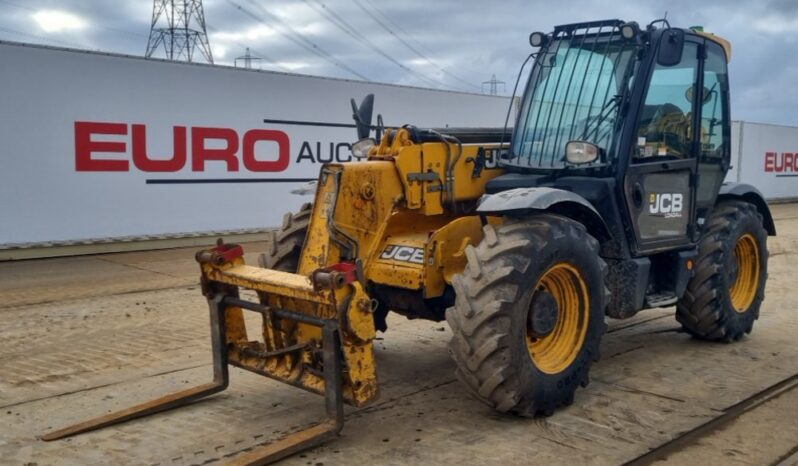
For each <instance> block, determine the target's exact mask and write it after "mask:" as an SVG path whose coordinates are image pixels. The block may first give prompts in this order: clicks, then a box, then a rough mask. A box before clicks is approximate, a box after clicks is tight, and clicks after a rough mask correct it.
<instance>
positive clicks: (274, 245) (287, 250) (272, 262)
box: [258, 202, 313, 273]
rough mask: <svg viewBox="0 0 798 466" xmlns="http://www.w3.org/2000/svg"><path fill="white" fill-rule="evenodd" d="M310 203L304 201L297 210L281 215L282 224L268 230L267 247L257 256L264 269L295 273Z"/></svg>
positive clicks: (303, 239) (306, 230) (306, 225)
mask: <svg viewBox="0 0 798 466" xmlns="http://www.w3.org/2000/svg"><path fill="white" fill-rule="evenodd" d="M312 207H313V205H312V204H311V203H309V202H308V203H305V204H303V205H302V207H300V209H299V212H296V213H294V214H292V213H287V214H285V216H283V225H282V226H281V227H280V229H278V230H272V231H270V232H269V235H270V237H269V249H267V250H266V252H264V253H263V254H261V255H260V256H259V257H258V264H259V265H260V266H261V267H263V268H265V269H273V270H281V271H283V272H292V273H296V271H297V268H299V258H300V256H301V255H302V247H303V245H304V244H305V236H306V235H307V233H308V225H309V224H310V213H311V211H312V210H313V209H312Z"/></svg>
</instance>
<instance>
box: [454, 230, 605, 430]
mask: <svg viewBox="0 0 798 466" xmlns="http://www.w3.org/2000/svg"><path fill="white" fill-rule="evenodd" d="M484 232H485V238H484V239H483V240H482V242H481V243H480V244H479V245H478V246H477V247H469V248H467V249H466V255H467V257H468V266H467V267H466V269H465V270H464V271H463V273H462V274H461V275H458V276H456V277H455V278H454V281H453V284H454V289H455V293H456V298H455V305H454V307H451V308H449V309H448V310H447V311H446V320H447V321H448V323H449V325H450V327H451V328H452V332H453V334H454V335H453V338H452V340H451V342H450V344H449V350H450V353H451V354H452V357H453V358H454V360H455V362H456V363H457V375H458V377H459V378H460V380H462V381H463V382H464V383H465V384H466V385H467V386H468V387H469V388H470V389H471V390H472V392H473V393H474V394H475V395H476V396H477V398H479V399H480V400H482V401H483V402H485V403H487V404H488V405H490V406H492V407H494V408H495V409H496V410H498V411H502V412H513V413H516V414H520V415H524V416H532V415H535V414H550V413H551V412H552V411H553V410H554V409H556V408H558V407H560V406H564V405H569V404H571V403H572V402H573V398H574V392H575V391H576V389H577V387H578V386H579V385H582V386H585V385H587V383H588V371H589V369H590V365H591V364H592V362H593V361H594V360H596V359H598V356H599V348H598V347H599V341H600V340H601V336H602V334H603V333H604V331H605V329H606V325H605V323H604V310H605V309H604V308H605V306H606V303H607V290H606V288H605V286H604V277H605V275H606V265H605V264H604V261H603V260H602V259H601V258H600V257H599V255H598V250H599V247H598V242H597V241H596V240H595V239H594V238H593V237H592V236H590V235H588V233H587V232H586V231H585V228H584V227H583V226H582V225H581V224H579V223H577V222H574V221H572V220H569V219H567V218H564V217H560V216H557V215H550V214H543V215H537V216H534V217H532V218H529V219H526V220H519V221H516V220H509V221H507V222H506V223H505V224H503V225H502V226H500V227H493V226H491V225H487V226H485V228H484Z"/></svg>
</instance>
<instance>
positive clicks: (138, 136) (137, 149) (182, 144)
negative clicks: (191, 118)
mask: <svg viewBox="0 0 798 466" xmlns="http://www.w3.org/2000/svg"><path fill="white" fill-rule="evenodd" d="M131 133H132V136H133V163H134V164H135V165H136V168H138V169H139V170H141V171H145V172H176V171H179V170H180V169H181V168H183V166H184V165H185V164H186V134H187V133H186V127H185V126H175V127H174V130H173V137H174V143H173V144H174V152H173V154H172V158H170V159H154V160H153V159H151V158H150V157H149V156H147V129H146V127H145V126H144V125H132V131H131Z"/></svg>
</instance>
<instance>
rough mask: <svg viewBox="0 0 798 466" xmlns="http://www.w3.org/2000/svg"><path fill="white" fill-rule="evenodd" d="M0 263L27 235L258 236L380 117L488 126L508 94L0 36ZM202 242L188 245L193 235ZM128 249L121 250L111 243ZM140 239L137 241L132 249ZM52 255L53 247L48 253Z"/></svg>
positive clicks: (46, 238)
mask: <svg viewBox="0 0 798 466" xmlns="http://www.w3.org/2000/svg"><path fill="white" fill-rule="evenodd" d="M0 63H2V66H0V109H2V110H0V160H1V161H2V163H3V169H2V170H0V200H2V201H1V202H0V219H2V220H1V221H0V250H4V251H5V254H3V252H2V251H0V258H2V257H5V258H15V257H27V256H26V255H25V254H19V253H11V252H9V251H14V250H16V251H17V252H18V251H19V249H20V246H21V245H24V246H31V245H33V246H40V245H41V244H43V243H44V244H74V243H75V242H86V241H88V242H93V243H95V244H98V245H103V244H104V245H105V246H103V247H100V248H99V249H98V248H95V249H94V250H101V251H107V250H114V249H117V248H116V247H113V246H110V247H109V246H108V243H109V242H110V243H117V242H118V241H120V240H127V241H128V242H129V241H139V240H144V239H146V238H150V237H161V238H164V237H167V238H173V237H181V236H192V235H193V236H196V235H198V234H202V235H204V234H206V233H208V232H220V231H229V230H236V231H239V232H240V231H259V230H262V229H264V228H266V227H273V226H276V225H279V224H280V222H281V218H282V215H283V213H284V212H287V211H291V210H292V209H295V208H297V207H298V206H299V205H300V204H301V203H302V202H304V201H307V200H308V198H303V197H301V196H297V195H293V194H290V191H291V190H292V189H295V188H297V187H298V186H300V185H302V184H303V183H305V181H306V180H309V179H315V177H316V176H317V174H318V170H319V166H320V164H321V163H323V162H330V161H348V160H350V159H351V157H352V155H351V147H350V144H351V142H353V141H354V140H355V139H356V134H355V130H354V129H353V127H350V125H352V124H353V121H352V110H351V107H350V105H349V99H350V98H352V97H354V98H355V99H356V100H357V101H358V102H359V101H360V100H361V99H362V98H363V97H365V96H366V95H367V94H369V93H373V94H375V97H376V98H375V115H376V114H377V113H381V114H382V115H383V116H384V120H385V123H386V124H388V125H402V124H405V123H412V124H414V125H418V126H426V127H446V126H449V127H486V126H487V127H498V126H502V125H503V124H504V119H505V114H506V112H507V109H508V105H509V99H508V98H506V97H495V96H488V95H481V94H469V93H461V92H450V91H439V90H431V89H421V88H415V87H407V86H397V85H389V84H377V83H365V82H358V81H349V80H343V79H330V78H322V77H313V76H303V75H296V74H287V73H276V72H269V71H258V70H245V69H237V68H231V67H223V66H212V65H203V64H188V63H179V62H171V61H166V60H154V59H144V58H141V57H133V56H124V55H116V54H106V53H96V52H87V51H78V50H70V49H59V48H52V47H44V46H34V45H26V44H19V43H11V42H0ZM204 243H207V240H203V244H204ZM126 247H129V245H126ZM145 247H146V246H145ZM60 253H63V251H62V252H57V254H60Z"/></svg>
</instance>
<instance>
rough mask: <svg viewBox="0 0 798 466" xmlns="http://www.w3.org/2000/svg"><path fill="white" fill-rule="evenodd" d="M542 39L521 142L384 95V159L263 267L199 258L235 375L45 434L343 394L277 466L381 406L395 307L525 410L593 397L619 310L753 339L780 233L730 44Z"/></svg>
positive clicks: (367, 121)
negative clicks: (198, 408)
mask: <svg viewBox="0 0 798 466" xmlns="http://www.w3.org/2000/svg"><path fill="white" fill-rule="evenodd" d="M530 43H531V45H532V46H533V47H534V48H535V49H536V51H535V52H534V53H533V54H531V55H530V58H529V60H531V61H532V63H533V65H532V69H531V71H530V73H529V78H528V82H527V84H526V88H525V90H524V92H523V95H522V97H521V105H520V108H519V110H518V112H517V116H516V119H515V124H514V126H513V129H512V131H511V134H510V132H508V131H506V127H507V124H506V122H505V129H497V130H468V129H447V130H432V129H420V128H416V127H414V126H410V125H407V126H403V127H401V128H393V129H385V128H383V127H381V125H378V126H376V127H375V126H372V125H371V114H372V109H373V97H372V96H369V97H367V98H366V100H365V101H364V103H363V104H362V105H360V107H357V106H355V105H354V102H353V107H354V118H355V121H356V123H357V127H358V137H359V138H360V140H359V141H358V142H357V143H356V144H355V145H354V146H353V152H354V153H355V155H365V156H367V160H365V161H360V162H351V163H345V164H338V163H330V164H326V165H324V166H323V167H322V168H321V173H320V175H319V178H318V182H317V183H318V184H317V189H316V193H315V200H314V202H313V203H312V204H306V205H305V206H303V207H302V209H301V210H300V211H299V212H298V213H295V214H288V215H286V216H285V219H284V222H283V225H282V227H281V228H279V230H277V231H274V232H273V233H272V234H271V241H270V243H269V245H270V246H269V249H268V251H267V252H266V253H265V254H263V255H262V256H261V258H260V264H259V265H260V266H252V265H247V264H245V263H244V260H243V256H242V254H243V251H242V249H241V247H240V246H237V245H234V244H223V243H222V242H221V241H220V242H219V244H217V246H216V247H214V248H212V249H208V250H203V251H200V252H198V253H197V255H196V259H197V261H198V262H199V264H200V268H201V271H202V278H201V281H202V291H203V293H204V295H205V296H206V297H207V298H208V303H209V307H210V317H211V334H212V342H213V345H212V346H213V358H214V359H213V362H214V380H213V381H212V382H211V383H208V384H206V385H202V386H199V387H196V388H193V389H189V390H185V391H182V392H179V393H175V394H172V395H169V396H166V397H164V398H161V399H158V400H154V401H152V402H149V403H145V404H142V405H139V406H134V407H132V408H129V409H127V410H124V411H121V412H118V413H113V414H109V415H107V416H103V417H101V418H98V419H93V420H90V421H86V422H84V423H81V424H78V425H76V426H72V427H68V428H66V429H62V430H59V431H56V432H53V433H50V434H48V435H46V436H45V437H44V439H45V440H53V439H57V438H62V437H65V436H68V435H72V434H75V433H78V432H83V431H86V430H91V429H96V428H98V427H102V426H107V425H110V424H114V423H117V422H121V421H124V420H127V419H132V418H135V417H140V416H143V415H146V414H150V413H154V412H158V411H162V410H165V409H169V408H172V407H174V406H177V405H182V404H185V403H187V402H189V401H192V400H195V399H197V398H200V397H204V396H207V395H210V394H212V393H216V392H218V391H220V390H223V389H225V387H226V386H227V384H228V370H227V367H228V364H232V365H234V366H237V367H240V368H243V369H246V370H249V371H252V372H255V373H258V374H262V375H264V376H267V377H271V378H273V379H277V380H279V381H283V382H285V383H288V384H291V385H294V386H296V387H300V388H303V389H305V390H309V391H311V392H315V393H318V394H323V395H324V396H325V402H326V409H327V414H328V419H327V420H326V421H325V422H322V423H321V424H319V425H317V426H315V427H312V428H310V429H307V430H305V431H302V432H299V433H296V434H293V435H291V436H289V437H287V438H285V439H282V440H280V441H277V442H275V443H272V444H267V445H264V446H260V447H258V448H255V449H254V450H252V451H249V452H247V453H243V454H242V455H240V456H239V457H236V458H234V459H233V462H234V463H236V464H263V463H267V462H271V461H275V460H277V459H280V458H283V457H285V456H287V455H290V454H292V453H294V452H296V451H298V450H301V449H304V448H308V447H310V446H313V445H317V444H319V443H320V442H323V441H325V440H327V439H330V438H332V437H334V436H335V435H336V434H337V433H338V432H339V431H340V429H341V428H342V426H343V404H344V403H349V404H351V405H354V406H363V405H365V404H366V403H369V402H371V401H373V400H374V399H375V398H376V397H377V396H378V393H379V389H378V383H377V377H376V370H375V360H374V349H373V344H372V342H373V340H374V338H375V334H376V332H377V331H384V330H385V329H386V319H385V317H386V315H387V313H388V312H390V311H393V312H397V313H400V314H404V315H406V316H408V317H411V318H423V319H431V320H435V321H442V320H444V319H445V320H446V321H447V322H448V323H449V326H450V327H451V330H452V333H453V337H452V339H451V342H450V345H449V348H450V353H451V355H452V357H453V358H454V361H455V362H456V366H457V374H458V376H459V378H460V379H461V380H462V382H463V384H464V385H465V387H468V389H470V390H471V391H472V392H473V394H474V395H475V396H476V397H477V398H479V399H480V400H482V401H484V402H485V403H487V404H489V405H490V406H492V407H494V408H495V409H497V410H498V411H501V412H508V413H515V414H518V415H522V416H533V415H549V414H551V413H552V412H553V411H554V410H556V409H557V408H559V407H562V406H566V405H569V404H571V403H572V402H573V400H574V393H575V391H576V389H577V388H578V387H579V386H585V385H587V383H588V372H589V369H590V366H591V364H592V363H593V362H594V361H595V360H597V359H598V357H599V342H600V340H601V337H602V335H603V333H604V331H605V329H606V324H605V317H606V316H609V317H612V318H627V317H630V316H632V315H634V314H635V313H637V312H638V311H640V310H643V309H650V308H657V307H667V306H672V305H675V306H676V318H677V320H678V321H679V322H680V323H681V324H682V326H683V327H684V329H685V331H686V332H688V333H690V334H691V335H693V336H695V337H697V338H701V339H706V340H722V341H733V340H739V339H740V338H741V337H742V336H743V335H744V334H746V333H749V332H750V331H751V329H752V325H753V323H754V321H755V320H756V319H757V317H758V314H759V308H760V304H761V303H762V300H763V298H764V287H765V280H766V278H767V257H768V252H767V245H766V240H767V236H768V235H775V228H774V224H773V219H772V216H771V214H770V211H769V209H768V206H767V203H766V202H765V200H764V199H763V197H762V195H761V194H760V193H759V192H758V191H757V190H756V189H755V188H754V187H752V186H748V185H744V184H734V183H723V179H724V177H725V175H726V172H727V171H728V169H729V161H730V151H731V129H730V128H731V121H730V118H729V111H730V109H729V84H728V75H727V62H728V60H729V57H730V46H729V43H728V42H726V41H725V40H723V39H721V38H719V37H717V36H715V35H712V34H708V33H704V32H703V31H701V30H699V29H697V28H694V29H680V28H673V27H671V26H670V24H668V22H667V21H665V20H658V21H655V22H652V23H651V24H649V25H648V26H647V27H645V28H644V29H642V28H640V27H639V26H638V24H637V23H634V22H623V21H619V20H605V21H595V22H588V23H578V24H567V25H562V26H557V27H555V28H554V30H553V31H552V32H549V33H533V34H531V36H530ZM519 76H520V74H519ZM516 87H517V84H516ZM508 117H509V111H508ZM372 132H375V134H376V138H370V136H371V135H372ZM241 289H246V290H254V291H255V292H257V295H258V297H259V300H258V301H257V302H251V301H247V300H244V299H241V298H240V297H239V290H241ZM244 312H255V313H258V314H260V315H261V316H262V318H263V325H262V326H258V328H255V329H252V328H250V329H247V328H246V327H245V322H244V319H243V313H244Z"/></svg>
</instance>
